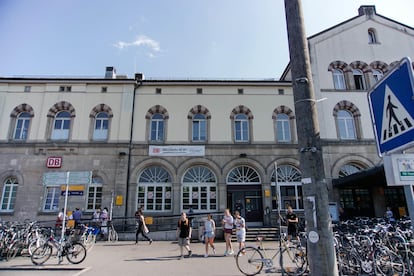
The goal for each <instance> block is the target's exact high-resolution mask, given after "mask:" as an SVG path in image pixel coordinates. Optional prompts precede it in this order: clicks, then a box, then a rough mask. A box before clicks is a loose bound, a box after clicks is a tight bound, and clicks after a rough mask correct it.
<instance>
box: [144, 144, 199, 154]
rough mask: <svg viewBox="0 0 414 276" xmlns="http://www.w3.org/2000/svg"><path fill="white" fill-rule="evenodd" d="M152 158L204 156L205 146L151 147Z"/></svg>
mask: <svg viewBox="0 0 414 276" xmlns="http://www.w3.org/2000/svg"><path fill="white" fill-rule="evenodd" d="M149 155H150V156H204V155H205V146H149Z"/></svg>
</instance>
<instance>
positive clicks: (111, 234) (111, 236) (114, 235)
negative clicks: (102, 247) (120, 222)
mask: <svg viewBox="0 0 414 276" xmlns="http://www.w3.org/2000/svg"><path fill="white" fill-rule="evenodd" d="M108 224H109V225H108V241H112V242H115V241H118V239H119V237H118V232H116V230H115V227H114V225H113V223H112V221H109V222H108Z"/></svg>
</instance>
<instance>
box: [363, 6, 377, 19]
mask: <svg viewBox="0 0 414 276" xmlns="http://www.w3.org/2000/svg"><path fill="white" fill-rule="evenodd" d="M376 13H377V12H376V11H375V6H374V5H369V6H368V5H367V6H360V7H359V9H358V15H360V16H361V15H367V16H372V15H374V14H376Z"/></svg>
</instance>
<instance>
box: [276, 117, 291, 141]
mask: <svg viewBox="0 0 414 276" xmlns="http://www.w3.org/2000/svg"><path fill="white" fill-rule="evenodd" d="M276 139H277V141H278V142H291V141H292V135H291V133H290V119H289V116H288V115H287V114H284V113H280V114H277V115H276Z"/></svg>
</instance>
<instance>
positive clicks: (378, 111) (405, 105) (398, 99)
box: [368, 57, 414, 221]
mask: <svg viewBox="0 0 414 276" xmlns="http://www.w3.org/2000/svg"><path fill="white" fill-rule="evenodd" d="M368 102H369V107H370V111H371V119H372V124H373V127H374V134H375V138H376V142H377V149H378V155H379V156H380V157H381V156H384V170H385V175H386V178H387V184H388V185H389V186H390V185H404V193H405V198H406V201H407V207H408V211H409V214H410V219H411V221H414V195H413V185H412V182H413V181H414V168H413V167H414V156H413V155H412V154H411V155H404V154H398V153H402V152H403V151H404V150H405V149H407V148H409V147H411V146H413V145H414V119H413V118H414V78H413V70H412V63H411V60H410V59H409V58H408V57H406V58H403V59H402V60H401V61H400V62H399V64H398V65H396V66H395V67H394V68H393V69H392V70H390V72H389V73H387V74H386V75H385V76H384V77H383V78H382V79H381V80H380V81H379V82H378V83H377V84H376V85H375V86H374V87H373V88H372V89H371V90H370V91H369V92H368Z"/></svg>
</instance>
